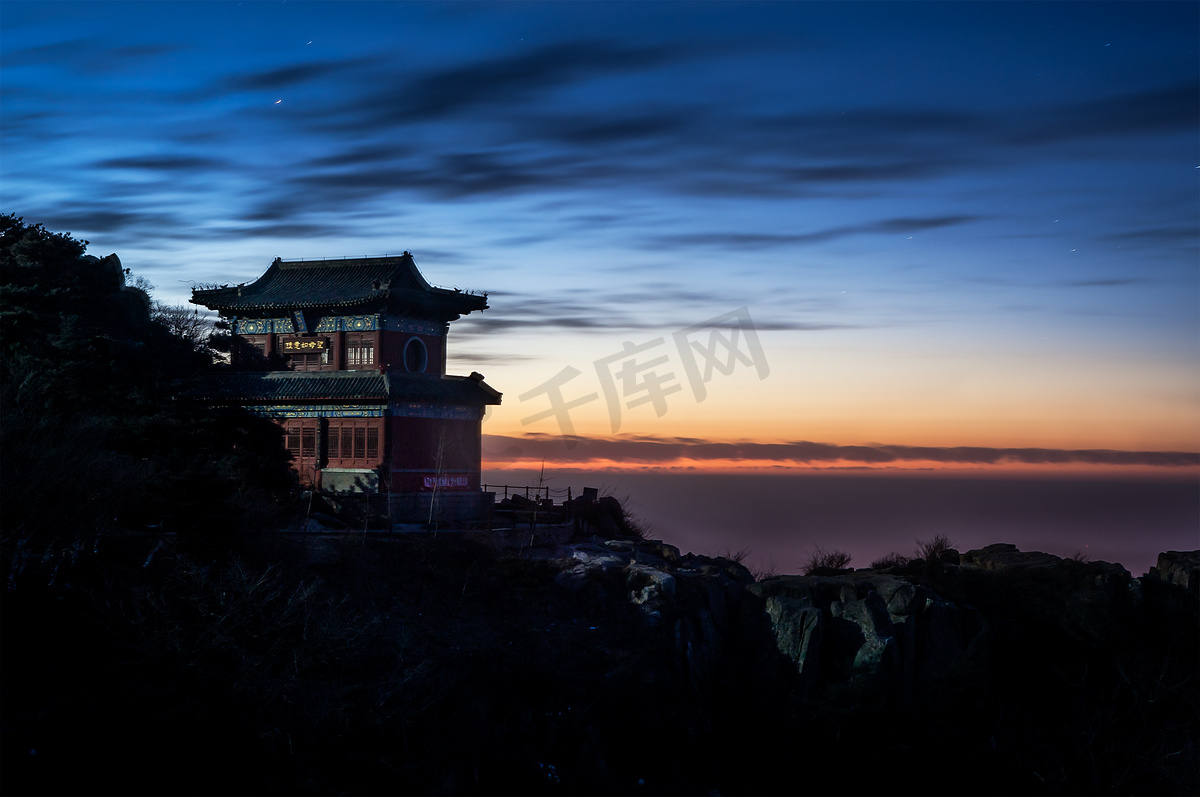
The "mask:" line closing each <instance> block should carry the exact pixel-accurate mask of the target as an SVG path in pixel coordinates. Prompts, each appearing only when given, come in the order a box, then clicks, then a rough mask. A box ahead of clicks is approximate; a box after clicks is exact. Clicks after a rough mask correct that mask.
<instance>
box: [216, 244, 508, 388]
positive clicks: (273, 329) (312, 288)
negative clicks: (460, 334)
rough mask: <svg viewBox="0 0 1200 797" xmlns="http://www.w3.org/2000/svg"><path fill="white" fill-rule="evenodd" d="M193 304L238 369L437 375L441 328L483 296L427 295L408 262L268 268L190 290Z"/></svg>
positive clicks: (406, 258)
mask: <svg viewBox="0 0 1200 797" xmlns="http://www.w3.org/2000/svg"><path fill="white" fill-rule="evenodd" d="M192 302H193V303H195V304H199V305H201V306H203V307H207V308H209V309H212V310H216V311H217V312H219V313H220V314H221V316H222V317H223V318H225V319H227V320H228V321H229V322H230V323H231V326H232V328H233V333H234V346H233V349H232V358H233V365H234V366H235V367H239V368H243V369H247V370H290V371H315V372H321V371H359V370H369V371H385V372H392V373H406V374H425V375H430V376H444V375H445V374H446V335H447V332H448V331H449V327H450V322H451V321H454V320H455V319H457V318H460V317H461V316H463V315H466V314H467V313H470V312H473V311H476V310H484V309H486V308H487V306H488V305H487V297H486V296H484V295H480V294H475V293H467V292H463V291H459V290H448V289H445V288H435V287H433V286H432V285H430V284H429V283H428V282H426V281H425V278H424V277H422V276H421V273H420V272H419V271H418V270H417V266H416V263H415V262H414V261H413V258H412V255H411V254H410V253H408V252H405V253H404V254H402V255H399V256H396V257H368V258H353V259H350V258H347V259H342V260H290V261H285V260H281V259H278V258H277V259H276V260H275V262H273V263H272V264H271V266H270V268H268V269H267V271H266V273H265V274H263V275H262V276H261V277H259V278H258V279H257V280H255V281H254V282H251V283H248V284H244V285H236V286H232V287H228V286H223V287H220V288H213V289H204V290H195V291H193V292H192Z"/></svg>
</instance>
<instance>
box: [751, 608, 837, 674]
mask: <svg viewBox="0 0 1200 797" xmlns="http://www.w3.org/2000/svg"><path fill="white" fill-rule="evenodd" d="M765 608H766V613H767V616H769V617H770V618H771V629H772V630H773V631H774V633H775V647H776V648H778V650H779V652H780V653H782V654H783V655H784V656H785V657H786V658H787V659H788V660H789V661H791V662H793V663H794V664H795V665H796V672H797V673H798V674H799V676H800V681H801V687H802V689H803V690H805V691H808V690H811V689H812V688H814V687H815V686H816V685H817V679H818V677H819V674H820V666H821V632H822V629H823V627H824V620H823V617H824V613H823V612H822V611H821V610H820V609H815V608H813V607H811V606H807V605H805V603H804V602H803V601H801V600H798V599H796V598H787V597H780V596H771V597H769V598H767V601H766V607H765Z"/></svg>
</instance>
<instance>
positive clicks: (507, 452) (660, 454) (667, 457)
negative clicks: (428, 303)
mask: <svg viewBox="0 0 1200 797" xmlns="http://www.w3.org/2000/svg"><path fill="white" fill-rule="evenodd" d="M565 442H566V441H565V440H564V438H562V437H559V436H554V435H546V434H527V435H524V436H520V437H516V436H503V435H484V449H485V458H486V459H489V460H491V461H493V462H501V461H511V460H521V459H529V460H541V459H546V460H548V461H553V462H556V463H559V464H564V465H566V464H569V463H576V464H578V463H586V462H592V461H613V462H628V463H637V464H643V465H646V464H651V465H652V464H664V465H665V464H672V463H678V462H680V461H681V460H694V461H699V462H704V461H721V462H739V461H745V462H775V463H797V464H807V463H833V462H846V463H863V464H865V465H882V464H887V463H902V462H936V463H941V464H946V465H1002V464H1024V465H1047V464H1052V465H1121V466H1139V465H1141V466H1155V467H1164V468H1184V467H1197V466H1200V453H1196V452H1188V451H1112V450H1102V449H1089V450H1064V449H1052V448H984V447H978V446H952V447H929V446H894V445H870V446H846V445H835V444H831V443H813V442H808V441H798V442H790V443H754V442H741V443H728V442H715V441H705V440H701V439H697V438H680V437H675V438H661V437H651V436H638V437H619V438H587V437H572V438H571V442H572V443H573V445H572V447H571V448H570V449H568V448H567V446H566V445H565Z"/></svg>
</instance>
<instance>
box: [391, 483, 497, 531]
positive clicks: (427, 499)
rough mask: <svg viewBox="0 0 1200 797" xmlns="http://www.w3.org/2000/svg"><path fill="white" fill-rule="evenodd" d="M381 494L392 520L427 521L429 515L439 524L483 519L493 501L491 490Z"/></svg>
mask: <svg viewBox="0 0 1200 797" xmlns="http://www.w3.org/2000/svg"><path fill="white" fill-rule="evenodd" d="M381 497H383V498H385V499H386V501H387V504H388V511H389V514H390V515H391V519H392V522H393V523H429V522H431V520H430V518H431V517H432V522H433V523H435V524H437V525H439V526H445V525H447V524H453V523H481V522H486V521H487V520H488V518H489V517H490V516H491V513H492V507H493V506H495V504H496V494H495V493H484V492H474V491H471V492H450V491H447V492H440V493H435V492H427V493H393V494H392V495H390V496H386V495H385V496H381ZM431 504H432V506H433V511H432V514H431V513H430V505H431Z"/></svg>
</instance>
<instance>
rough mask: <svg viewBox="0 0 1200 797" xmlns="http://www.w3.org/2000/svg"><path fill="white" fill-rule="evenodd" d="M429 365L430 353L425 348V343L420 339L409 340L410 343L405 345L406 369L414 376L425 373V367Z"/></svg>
mask: <svg viewBox="0 0 1200 797" xmlns="http://www.w3.org/2000/svg"><path fill="white" fill-rule="evenodd" d="M427 365H429V352H428V351H427V350H426V348H425V342H424V341H423V340H421V339H420V338H409V340H408V343H406V344H404V368H405V369H406V370H407V371H408V372H409V373H413V374H422V373H425V367H426V366H427Z"/></svg>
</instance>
